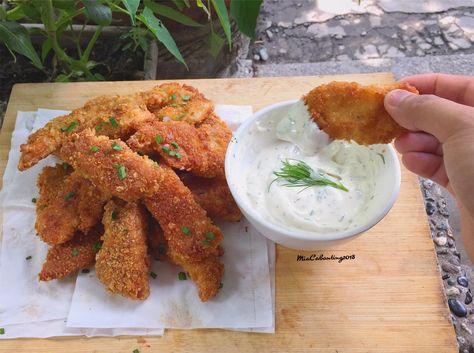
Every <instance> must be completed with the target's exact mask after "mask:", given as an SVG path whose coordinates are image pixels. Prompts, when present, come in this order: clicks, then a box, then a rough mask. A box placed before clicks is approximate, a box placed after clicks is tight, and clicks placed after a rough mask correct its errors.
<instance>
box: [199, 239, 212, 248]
mask: <svg viewBox="0 0 474 353" xmlns="http://www.w3.org/2000/svg"><path fill="white" fill-rule="evenodd" d="M201 244H202V245H203V246H206V247H207V246H209V245H210V241H209V239H204V240H203V241H201Z"/></svg>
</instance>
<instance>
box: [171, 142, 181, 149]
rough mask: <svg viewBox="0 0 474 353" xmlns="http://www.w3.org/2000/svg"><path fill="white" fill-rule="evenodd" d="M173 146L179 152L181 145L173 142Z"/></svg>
mask: <svg viewBox="0 0 474 353" xmlns="http://www.w3.org/2000/svg"><path fill="white" fill-rule="evenodd" d="M171 146H173V147H174V148H176V149H177V150H179V145H178V143H177V142H176V141H173V142H171Z"/></svg>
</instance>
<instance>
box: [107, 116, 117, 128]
mask: <svg viewBox="0 0 474 353" xmlns="http://www.w3.org/2000/svg"><path fill="white" fill-rule="evenodd" d="M109 123H110V125H112V127H118V126H119V123H118V121H117V119H115V116H111V117H110V118H109Z"/></svg>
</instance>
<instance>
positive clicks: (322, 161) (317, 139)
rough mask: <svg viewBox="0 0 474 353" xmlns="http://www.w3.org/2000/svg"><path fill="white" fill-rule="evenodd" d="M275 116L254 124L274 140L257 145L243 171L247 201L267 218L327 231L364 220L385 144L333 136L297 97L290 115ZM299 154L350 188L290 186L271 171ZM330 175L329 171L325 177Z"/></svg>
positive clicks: (298, 226)
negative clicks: (269, 124)
mask: <svg viewBox="0 0 474 353" xmlns="http://www.w3.org/2000/svg"><path fill="white" fill-rule="evenodd" d="M278 120H280V121H274V122H273V123H274V125H276V124H277V125H276V130H275V129H265V128H263V127H259V126H256V127H255V131H254V138H259V137H258V135H259V134H265V133H266V134H268V133H269V131H273V133H275V131H276V135H277V137H278V139H277V140H275V141H276V142H275V143H274V144H271V145H269V146H267V147H265V148H263V149H262V150H260V151H259V152H258V153H257V155H256V157H255V159H254V160H253V162H252V163H251V165H250V166H249V167H248V169H247V170H246V171H245V176H244V180H242V181H243V182H245V185H246V194H247V197H248V199H249V200H250V202H251V204H252V205H253V206H254V207H255V208H256V209H257V211H258V212H259V213H261V214H262V215H263V216H264V217H265V218H267V219H268V220H270V221H272V222H273V223H276V224H280V225H281V226H284V227H286V228H294V229H301V230H307V231H315V232H318V233H330V232H335V231H340V230H345V229H349V228H354V227H357V226H358V225H361V224H363V223H364V222H365V221H366V219H368V218H369V217H370V215H369V214H368V212H366V211H367V209H368V203H369V202H370V200H371V199H373V198H374V193H375V185H376V184H375V183H376V181H377V175H378V173H379V171H380V168H381V167H382V166H383V164H384V163H385V160H384V157H383V153H384V152H385V146H384V145H374V146H370V147H366V146H360V145H358V144H356V143H353V142H351V143H349V142H345V141H340V140H335V141H331V140H330V139H329V137H328V135H327V134H326V133H325V132H323V131H321V130H319V128H318V127H317V125H316V124H315V123H314V122H313V121H312V119H311V118H310V116H309V114H308V111H307V109H306V106H305V105H304V103H303V102H302V101H298V102H297V103H296V104H295V105H294V106H292V107H291V108H290V110H289V112H288V115H287V116H285V117H283V118H281V117H280V118H279V119H278ZM286 159H290V163H291V164H294V163H296V162H295V161H291V159H296V160H301V161H303V162H305V163H306V164H308V165H309V166H310V167H311V168H312V169H313V170H314V171H315V172H316V171H318V169H322V170H324V171H325V172H326V173H331V174H335V175H338V176H340V177H341V180H340V181H338V180H337V179H333V180H334V181H336V182H340V183H342V184H343V185H344V186H345V187H346V188H347V189H349V191H348V192H346V191H343V190H340V189H336V188H334V187H331V186H312V187H308V188H304V187H288V186H285V185H284V184H287V182H285V181H284V180H277V181H274V180H275V179H276V176H275V175H274V174H273V173H274V172H275V171H279V170H280V169H281V168H282V161H285V160H286ZM329 178H331V177H329Z"/></svg>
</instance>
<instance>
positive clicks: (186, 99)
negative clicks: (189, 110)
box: [181, 95, 191, 102]
mask: <svg viewBox="0 0 474 353" xmlns="http://www.w3.org/2000/svg"><path fill="white" fill-rule="evenodd" d="M181 99H182V100H183V101H185V102H187V101H188V100H190V99H191V97H190V96H188V95H186V96H183V97H182V98H181Z"/></svg>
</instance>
